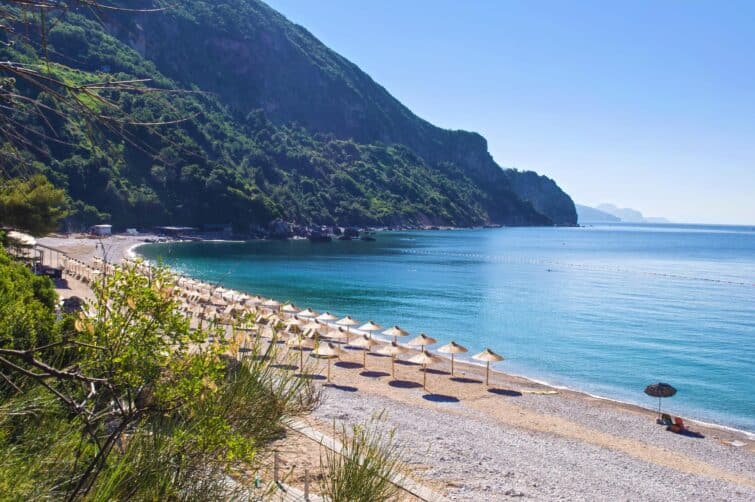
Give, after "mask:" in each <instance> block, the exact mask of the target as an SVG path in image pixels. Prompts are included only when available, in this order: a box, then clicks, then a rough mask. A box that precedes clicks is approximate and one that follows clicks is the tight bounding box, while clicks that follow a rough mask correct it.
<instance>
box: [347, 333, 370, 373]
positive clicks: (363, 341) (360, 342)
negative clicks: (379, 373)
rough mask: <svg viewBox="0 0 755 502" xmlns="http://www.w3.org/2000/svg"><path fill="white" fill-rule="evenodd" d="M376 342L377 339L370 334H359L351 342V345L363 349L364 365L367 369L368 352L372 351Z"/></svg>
mask: <svg viewBox="0 0 755 502" xmlns="http://www.w3.org/2000/svg"><path fill="white" fill-rule="evenodd" d="M375 343H376V342H375V340H373V339H372V338H370V337H369V336H368V335H359V336H358V337H356V338H354V339H353V340H352V341H350V342H349V345H351V346H352V347H357V348H359V349H362V350H363V352H362V367H363V368H364V369H367V353H368V352H369V351H370V349H371V348H372V346H373V345H375Z"/></svg>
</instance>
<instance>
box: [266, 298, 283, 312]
mask: <svg viewBox="0 0 755 502" xmlns="http://www.w3.org/2000/svg"><path fill="white" fill-rule="evenodd" d="M262 306H263V307H265V308H268V309H271V310H278V309H279V308H280V306H281V302H279V301H278V300H273V299H270V300H267V301H266V302H264V303H263V304H262Z"/></svg>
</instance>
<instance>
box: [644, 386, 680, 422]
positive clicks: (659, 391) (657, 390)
mask: <svg viewBox="0 0 755 502" xmlns="http://www.w3.org/2000/svg"><path fill="white" fill-rule="evenodd" d="M645 394H647V395H648V396H653V397H657V398H658V420H660V419H661V398H664V397H671V396H673V395H674V394H676V389H675V388H674V387H672V386H671V385H669V384H667V383H663V382H658V383H654V384H652V385H648V386H647V387H645Z"/></svg>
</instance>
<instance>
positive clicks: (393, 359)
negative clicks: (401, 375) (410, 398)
mask: <svg viewBox="0 0 755 502" xmlns="http://www.w3.org/2000/svg"><path fill="white" fill-rule="evenodd" d="M391 378H393V379H394V380H395V379H396V356H391Z"/></svg>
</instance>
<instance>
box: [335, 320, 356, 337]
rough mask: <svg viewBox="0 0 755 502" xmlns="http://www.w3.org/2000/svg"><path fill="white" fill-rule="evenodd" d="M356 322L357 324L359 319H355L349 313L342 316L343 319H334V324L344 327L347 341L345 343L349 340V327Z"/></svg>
mask: <svg viewBox="0 0 755 502" xmlns="http://www.w3.org/2000/svg"><path fill="white" fill-rule="evenodd" d="M357 324H359V321H357V320H356V319H354V318H353V317H351V316H350V315H347V316H346V317H344V318H343V319H339V320H338V321H336V325H338V326H343V327H345V328H346V334H347V336H346V342H347V343H348V341H349V337H348V334H349V329H350V328H351V327H352V326H356V325H357Z"/></svg>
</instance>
